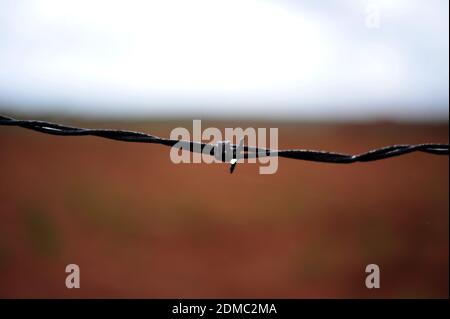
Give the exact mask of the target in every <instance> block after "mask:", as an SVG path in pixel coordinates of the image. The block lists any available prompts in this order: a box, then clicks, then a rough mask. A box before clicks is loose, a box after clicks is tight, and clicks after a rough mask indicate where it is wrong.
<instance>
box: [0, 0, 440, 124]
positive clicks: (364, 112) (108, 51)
mask: <svg viewBox="0 0 450 319" xmlns="http://www.w3.org/2000/svg"><path fill="white" fill-rule="evenodd" d="M448 86H449V1H448V0H427V1H425V0H397V1H396V0H366V1H365V0H327V1H325V0H321V1H313V0H310V1H294V0H273V1H264V0H223V1H215V0H190V1H186V0H160V1H149V0H148V1H130V0H126V1H125V0H122V1H106V0H105V1H103V0H89V1H84V0H36V1H33V0H31V1H30V0H27V1H19V0H0V110H1V109H2V108H3V109H8V110H13V111H14V110H17V111H18V112H19V111H27V110H31V111H35V112H36V111H42V112H48V111H57V112H59V113H64V112H67V113H71V114H73V113H76V114H81V115H83V114H95V115H128V114H131V115H141V114H143V115H150V116H152V115H155V116H156V115H157V116H191V115H192V116H198V115H205V116H206V115H209V116H214V115H228V116H239V115H246V116H255V117H263V116H284V117H287V116H288V117H299V118H311V117H312V118H315V117H325V118H352V117H355V116H356V117H383V118H386V117H392V118H399V117H413V118H440V119H448V105H449V102H448V101H449V93H448V92H449V91H448Z"/></svg>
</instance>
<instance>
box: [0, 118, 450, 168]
mask: <svg viewBox="0 0 450 319" xmlns="http://www.w3.org/2000/svg"><path fill="white" fill-rule="evenodd" d="M0 125H5V126H19V127H23V128H26V129H30V130H34V131H38V132H41V133H46V134H51V135H60V136H97V137H103V138H107V139H112V140H117V141H124V142H137V143H152V144H161V145H166V146H171V147H173V146H174V147H179V148H184V149H189V150H190V151H191V152H198V153H200V152H203V151H204V149H205V148H206V147H207V148H208V153H209V154H210V155H212V156H216V157H217V155H218V158H219V159H221V160H222V161H224V162H225V161H229V158H230V156H231V158H233V159H242V158H243V159H245V158H256V157H267V156H279V157H285V158H291V159H297V160H304V161H313V162H324V163H336V164H350V163H355V162H370V161H377V160H381V159H386V158H390V157H394V156H400V155H404V154H409V153H412V152H423V153H429V154H435V155H448V154H449V145H448V144H437V143H424V144H401V145H392V146H386V147H382V148H379V149H374V150H370V151H368V152H365V153H361V154H356V155H352V154H344V153H335V152H326V151H316V150H306V149H288V150H271V149H266V148H258V147H254V146H239V145H235V144H231V145H230V147H231V150H232V154H231V155H230V154H229V155H228V157H227V156H226V154H225V153H226V152H225V149H224V148H217V144H208V143H200V142H194V141H183V140H173V139H167V138H162V137H159V136H155V135H151V134H146V133H142V132H134V131H127V130H115V129H88V128H79V127H72V126H65V125H61V124H56V123H50V122H45V121H36V120H16V119H13V118H9V117H6V116H1V115H0ZM218 149H219V150H221V153H222V154H216V152H217V150H218ZM227 158H228V159H227ZM235 165H236V161H234V162H233V163H232V165H231V167H230V172H231V173H232V172H233V171H234V168H235Z"/></svg>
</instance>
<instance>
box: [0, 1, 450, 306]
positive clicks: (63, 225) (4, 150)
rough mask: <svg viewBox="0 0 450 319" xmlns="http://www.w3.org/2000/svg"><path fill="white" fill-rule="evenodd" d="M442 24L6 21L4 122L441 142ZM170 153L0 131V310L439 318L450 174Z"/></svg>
mask: <svg viewBox="0 0 450 319" xmlns="http://www.w3.org/2000/svg"><path fill="white" fill-rule="evenodd" d="M448 5H449V4H448V1H442V0H431V1H427V2H425V1H419V0H410V1H383V0H373V1H366V2H363V1H353V0H340V1H321V2H320V4H319V3H316V2H315V1H314V2H313V1H311V2H306V1H290V0H281V1H252V0H239V1H219V0H217V1H212V0H208V1H203V0H195V1H190V2H189V4H185V3H184V1H178V0H170V1H146V2H139V1H126V2H125V1H123V2H120V1H118V2H115V3H114V4H112V3H110V2H105V1H102V0H95V1H86V2H85V1H80V0H78V1H65V2H61V1H52V0H36V1H27V2H25V1H10V0H5V1H0V114H2V115H6V116H11V117H14V118H20V119H39V120H48V121H53V122H60V123H64V124H68V125H73V126H81V127H89V128H118V129H129V130H137V131H143V132H147V133H150V134H154V135H158V136H162V137H168V136H169V134H170V132H171V130H172V129H174V128H176V127H185V128H188V129H189V130H191V128H192V119H201V120H202V127H203V128H207V127H210V126H213V127H218V128H221V129H223V128H225V127H230V128H235V127H242V128H247V127H253V128H258V127H262V128H270V127H277V128H278V129H279V148H282V149H283V148H305V149H318V150H329V151H336V152H345V153H360V152H365V151H367V150H369V149H373V148H378V147H382V146H386V145H393V144H415V143H424V142H435V143H448V141H449V127H448V105H449V102H448V96H449V94H448V85H449V75H448V69H449V65H448V63H449V62H448V56H449V45H448V43H449V42H448V38H449V37H448V12H449V10H448ZM376 12H378V13H379V16H378V18H379V20H377V19H376V17H375V20H374V19H373V18H374V17H373V16H371V15H373V14H376ZM377 21H378V22H379V23H380V24H379V25H376V23H377ZM374 23H375V25H374ZM169 151H170V149H169V148H167V147H165V146H160V145H150V144H140V143H124V142H118V141H112V140H106V139H101V138H96V137H58V136H50V135H44V134H41V133H37V132H33V131H28V130H25V129H21V128H15V127H6V126H0V220H1V222H0V298H47V297H56V298H72V297H90V298H91V297H92V298H94V297H95V298H107V297H113V298H132V297H138V298H201V297H204V298H239V297H247V298H257V297H265V298H316V297H317V298H338V297H357V298H384V297H387V298H392V297H401V298H418V297H425V298H428V297H438V298H448V296H449V197H448V193H449V179H448V178H449V162H448V161H449V160H448V157H447V156H436V155H430V154H422V153H412V154H408V155H404V156H401V157H396V158H391V159H386V160H383V161H378V162H370V163H358V164H352V165H333V164H323V163H313V162H304V161H296V160H290V159H279V163H278V164H279V168H278V172H277V173H276V174H274V175H259V173H258V167H259V164H242V165H241V164H238V166H237V168H236V170H235V172H234V174H233V175H230V174H229V167H228V165H224V164H210V165H208V164H178V165H176V164H173V163H172V162H171V160H170V157H169ZM71 263H75V264H78V265H79V266H80V268H81V288H80V289H72V290H69V289H67V288H66V287H65V278H66V276H67V274H66V273H65V268H66V265H68V264H71ZM372 263H375V264H378V265H379V266H380V269H381V288H380V289H373V290H369V289H367V288H366V287H365V277H366V275H367V274H366V273H365V267H366V265H368V264H372Z"/></svg>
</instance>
